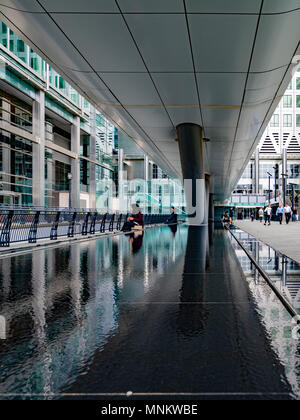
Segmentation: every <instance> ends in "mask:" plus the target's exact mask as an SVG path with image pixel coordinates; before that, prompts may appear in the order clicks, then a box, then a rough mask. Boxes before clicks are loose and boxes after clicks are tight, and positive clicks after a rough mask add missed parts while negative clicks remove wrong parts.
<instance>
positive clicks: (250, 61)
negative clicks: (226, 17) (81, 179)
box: [227, 0, 265, 178]
mask: <svg viewBox="0 0 300 420" xmlns="http://www.w3.org/2000/svg"><path fill="white" fill-rule="evenodd" d="M264 1H265V0H262V1H261V6H260V14H259V17H258V20H257V25H256V30H255V35H254V39H253V44H252V50H251V55H250V60H249V66H248V71H247V76H246V81H245V86H244V92H243V98H242V102H241V108H240V111H239V115H238V120H237V124H236V130H235V134H234V139H233V144H232V149H231V154H230V159H229V163H228V169H227V178H228V173H229V168H230V164H231V161H232V156H233V150H234V146H235V143H236V138H237V133H238V129H239V124H240V120H241V115H242V110H243V106H244V103H245V98H246V90H247V84H248V80H249V73H250V69H251V65H252V60H253V56H254V51H255V45H256V40H257V36H258V31H259V26H260V22H261V17H262V14H261V13H262V10H263V7H264Z"/></svg>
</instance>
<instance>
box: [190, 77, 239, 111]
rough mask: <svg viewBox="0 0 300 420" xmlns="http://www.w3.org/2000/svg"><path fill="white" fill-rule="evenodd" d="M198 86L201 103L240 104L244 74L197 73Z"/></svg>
mask: <svg viewBox="0 0 300 420" xmlns="http://www.w3.org/2000/svg"><path fill="white" fill-rule="evenodd" d="M197 79H198V87H199V94H200V100H201V104H202V105H240V104H241V102H242V98H243V92H244V87H245V82H246V74H235V73H228V74H226V73H223V74H220V73H211V74H210V73H198V74H197Z"/></svg>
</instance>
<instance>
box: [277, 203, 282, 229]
mask: <svg viewBox="0 0 300 420" xmlns="http://www.w3.org/2000/svg"><path fill="white" fill-rule="evenodd" d="M276 216H277V220H278V221H279V223H280V224H281V225H282V219H283V208H282V205H281V204H279V207H278V209H277V210H276Z"/></svg>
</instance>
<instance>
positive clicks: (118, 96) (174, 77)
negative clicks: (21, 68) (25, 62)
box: [0, 0, 300, 224]
mask: <svg viewBox="0 0 300 420" xmlns="http://www.w3.org/2000/svg"><path fill="white" fill-rule="evenodd" d="M0 13H1V20H3V21H4V22H6V23H7V24H8V25H9V27H11V28H12V29H13V30H14V31H15V32H16V33H17V34H18V35H19V36H20V37H22V38H23V39H24V40H26V42H27V43H28V44H29V45H31V46H32V47H33V48H34V49H35V50H36V51H37V52H38V53H39V54H41V56H42V57H44V58H45V60H46V61H47V62H48V63H49V64H50V65H51V66H53V68H55V69H56V70H57V71H58V72H59V73H60V74H61V75H62V76H63V77H64V78H65V79H66V80H68V81H69V82H70V83H71V84H72V85H73V86H74V87H75V88H76V89H78V90H79V91H80V92H81V93H82V94H83V95H84V96H86V97H87V98H88V99H89V100H90V101H91V102H92V103H93V104H95V105H96V106H97V107H98V108H99V109H101V110H102V112H104V113H105V114H106V115H107V116H108V117H109V118H110V119H111V120H112V121H113V122H114V124H116V125H117V126H118V127H119V128H120V130H121V131H122V133H123V134H124V135H127V136H128V137H130V138H131V139H133V140H134V141H135V142H136V144H137V145H138V146H139V147H140V148H141V149H142V150H143V151H145V153H147V154H149V155H150V156H151V157H152V158H153V160H154V161H155V162H157V164H158V165H159V166H161V168H162V169H164V170H165V171H166V172H167V173H168V174H169V175H170V176H174V177H180V178H181V177H182V178H184V179H193V180H195V179H200V180H202V181H203V182H201V183H198V184H197V186H196V184H194V194H195V188H197V189H198V196H199V197H200V199H199V200H198V201H199V202H200V204H198V206H199V207H201V206H202V207H205V209H203V208H202V209H201V208H197V212H196V213H197V216H198V220H195V221H194V224H202V223H204V224H205V223H206V221H207V218H208V213H209V212H208V210H207V209H206V206H208V205H209V204H210V206H212V203H213V201H214V200H216V201H222V200H223V199H225V198H228V197H229V196H230V193H231V192H232V191H233V190H234V188H235V185H236V183H237V181H238V179H239V177H240V175H241V174H242V172H243V169H244V168H245V165H246V164H247V162H248V160H249V158H250V157H251V155H252V153H253V151H254V149H255V146H256V145H257V143H258V141H259V139H260V137H261V135H262V134H263V132H264V130H265V128H266V126H267V124H268V122H269V120H270V118H271V116H272V114H273V112H274V110H275V109H276V107H277V105H278V103H279V101H280V99H281V97H282V96H283V94H284V92H285V90H286V88H287V85H288V83H289V82H290V80H291V78H292V72H293V70H294V69H295V68H296V67H297V66H298V65H299V57H300V49H299V39H300V26H299V21H300V3H299V0H285V1H274V0H251V1H248V0H230V1H226V2H224V1H222V0H207V1H201V2H200V1H198V0H169V1H163V2H162V1H160V0H152V1H148V0H116V1H98V0H90V1H89V2H80V1H77V0H76V1H74V0H66V1H63V2H61V1H59V0H51V2H49V1H46V0H37V1H29V0H25V1H24V0H3V1H2V2H1V6H0ZM176 140H177V141H176ZM209 194H211V197H210V199H209ZM188 201H191V203H192V200H188ZM188 213H189V214H191V213H192V212H191V211H188Z"/></svg>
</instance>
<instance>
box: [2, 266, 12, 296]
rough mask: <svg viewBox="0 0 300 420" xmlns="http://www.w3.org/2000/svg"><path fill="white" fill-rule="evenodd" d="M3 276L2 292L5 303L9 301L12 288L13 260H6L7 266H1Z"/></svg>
mask: <svg viewBox="0 0 300 420" xmlns="http://www.w3.org/2000/svg"><path fill="white" fill-rule="evenodd" d="M1 275H2V290H3V292H2V293H3V301H4V302H5V301H8V300H9V294H10V287H11V258H6V260H5V264H3V261H2V264H1Z"/></svg>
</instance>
